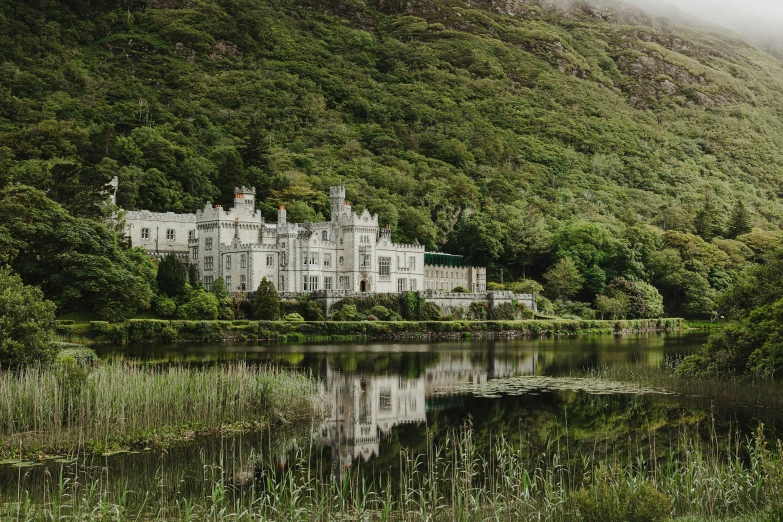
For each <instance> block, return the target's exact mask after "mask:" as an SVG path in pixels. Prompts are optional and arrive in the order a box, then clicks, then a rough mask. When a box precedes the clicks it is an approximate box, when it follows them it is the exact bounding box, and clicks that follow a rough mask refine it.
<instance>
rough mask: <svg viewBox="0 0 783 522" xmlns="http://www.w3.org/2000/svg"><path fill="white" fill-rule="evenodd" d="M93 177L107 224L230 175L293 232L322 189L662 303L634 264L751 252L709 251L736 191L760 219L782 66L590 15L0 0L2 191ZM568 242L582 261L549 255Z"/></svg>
mask: <svg viewBox="0 0 783 522" xmlns="http://www.w3.org/2000/svg"><path fill="white" fill-rule="evenodd" d="M112 175H118V176H119V178H120V180H121V190H120V194H119V204H120V205H121V206H122V207H124V208H126V209H136V208H146V209H151V210H173V211H180V212H181V211H193V210H194V209H196V208H200V207H202V206H203V205H204V203H205V202H206V201H208V200H209V201H213V202H224V203H225V202H227V201H228V198H230V194H231V191H232V189H233V187H234V186H237V185H241V184H244V185H252V186H256V187H258V189H259V192H260V196H259V200H260V201H263V202H264V206H263V207H262V210H263V211H264V212H265V213H266V214H267V215H268V217H269V218H270V219H271V218H273V216H274V209H275V208H276V206H277V205H278V204H286V205H287V206H288V207H289V219H291V220H298V219H315V218H317V217H318V215H319V214H320V215H326V214H328V209H329V205H328V200H327V198H326V196H325V194H327V191H326V188H327V187H328V186H329V185H332V184H336V183H338V182H343V183H344V184H345V185H346V187H347V191H348V196H349V198H350V199H351V202H352V203H353V205H354V207H355V208H359V209H361V208H369V209H370V210H371V211H373V212H377V213H379V215H380V218H381V221H382V222H383V223H389V224H391V225H392V227H393V229H394V235H395V238H396V239H399V240H403V241H411V240H413V239H414V238H417V239H418V240H419V241H421V242H422V243H424V244H426V245H427V246H428V248H430V249H436V248H437V249H445V250H448V251H452V252H456V253H463V254H466V255H467V256H468V258H469V260H471V261H473V262H475V263H480V264H488V265H489V266H490V269H491V273H492V274H497V273H498V272H499V269H500V268H501V267H503V268H504V269H505V270H506V271H507V272H506V274H511V275H512V276H521V275H522V274H523V272H526V273H528V274H532V275H534V276H536V277H538V276H540V275H541V273H542V272H543V271H544V270H545V269H546V267H547V266H549V264H551V262H552V261H553V260H554V259H556V258H558V257H563V255H565V254H566V253H568V254H569V255H571V257H577V258H579V262H578V263H577V264H578V265H579V267H580V269H581V270H582V272H583V273H584V275H585V276H586V277H587V279H588V280H590V277H596V278H597V279H596V281H595V282H594V284H588V285H586V286H587V288H589V289H591V291H594V292H598V291H601V290H602V289H603V285H604V284H605V283H606V282H607V281H608V280H609V279H610V278H611V277H613V276H617V275H624V276H629V277H637V278H640V279H647V280H650V281H651V282H653V283H655V284H656V286H658V287H659V289H661V291H662V293H664V295H665V297H666V298H667V306H679V304H681V303H680V301H679V300H678V297H677V295H678V292H680V291H682V290H681V289H682V288H684V287H685V286H687V284H686V283H683V282H682V281H680V280H678V282H676V283H663V282H661V281H660V280H656V279H655V277H656V276H655V270H654V269H652V268H651V266H652V265H651V264H650V263H652V261H650V260H649V259H647V257H649V255H651V251H652V250H660V249H661V248H663V247H666V248H668V249H669V250H678V251H679V252H680V256H681V258H682V259H681V262H683V263H684V268H683V269H684V270H686V271H690V272H693V273H698V274H699V277H701V279H702V280H704V283H703V284H702V283H701V282H700V283H699V284H700V285H702V286H704V285H705V284H706V285H707V287H705V288H709V289H715V290H719V289H720V287H721V286H722V285H724V284H725V278H724V279H721V278H722V277H723V276H722V275H721V274H728V276H727V278H730V276H731V274H732V273H733V271H735V270H737V269H738V268H739V267H740V266H741V264H742V262H743V260H744V259H746V258H750V257H751V256H752V252H751V251H750V250H748V248H747V245H750V242H748V241H746V242H745V243H744V244H735V243H737V242H724V243H720V241H723V240H716V241H717V243H716V242H715V241H713V242H710V241H712V238H713V236H727V235H732V234H731V233H730V231H726V230H725V226H726V225H727V218H728V216H729V214H730V212H731V209H732V208H733V207H734V206H735V205H736V202H737V201H738V200H742V201H743V202H744V203H745V205H746V206H747V208H748V209H749V210H750V213H751V216H752V224H753V226H754V227H757V228H760V229H767V230H776V229H778V228H779V227H780V226H781V224H783V207H782V206H781V203H780V196H781V193H782V192H783V187H782V186H781V180H783V69H781V62H780V61H779V60H778V59H777V58H775V57H773V56H771V55H769V54H767V53H765V52H764V51H762V50H760V49H758V48H756V47H754V46H752V45H751V44H749V43H747V42H746V41H743V40H742V39H740V38H739V37H737V36H736V35H733V34H731V33H728V32H726V33H722V32H720V31H717V30H714V31H713V30H707V29H704V28H702V29H689V28H686V27H684V26H680V25H676V24H674V23H672V22H669V21H667V20H665V19H661V18H654V17H651V16H648V15H646V14H644V13H643V12H642V11H639V10H638V9H633V8H627V9H626V8H622V9H618V8H615V7H612V6H611V5H610V6H609V7H606V6H601V7H599V8H594V7H588V6H586V5H582V4H576V6H575V7H572V8H570V9H567V10H557V9H542V8H541V7H539V6H538V5H531V4H528V3H525V2H523V1H520V0H471V1H470V2H461V1H454V0H406V1H402V0H367V1H363V0H340V1H338V0H307V1H303V2H302V1H300V2H294V1H289V0H280V1H275V0H215V1H206V0H146V1H144V0H97V1H95V0H93V1H91V2H87V3H85V2H81V1H77V0H67V1H66V0H62V1H56V0H37V1H22V0H8V1H6V2H3V3H2V5H1V6H0V185H6V184H8V183H10V182H14V181H18V182H21V183H24V184H30V185H33V186H36V187H38V188H41V189H44V190H45V191H47V193H48V194H49V197H51V198H53V199H55V200H57V201H58V202H60V203H61V204H62V205H63V206H64V207H65V208H67V209H68V210H69V211H71V213H73V214H81V215H88V216H89V215H91V214H94V213H95V212H96V208H97V207H96V206H95V203H96V202H95V200H94V188H95V187H99V186H100V185H101V184H102V183H104V182H105V181H106V180H107V179H109V178H110V177H111V176H112ZM705 204H706V208H707V209H708V210H709V212H708V214H709V215H708V216H707V219H708V220H711V223H709V224H708V225H705V215H704V212H703V211H702V212H701V213H700V212H699V210H700V209H704V208H705ZM645 225H655V226H656V227H657V228H650V227H645ZM640 230H644V231H647V232H649V233H650V234H652V239H650V240H649V241H648V244H647V246H644V245H642V246H639V245H638V242H639V241H641V242H642V243H644V241H645V240H644V239H640V234H641V232H640ZM663 230H668V231H679V232H682V233H695V232H698V233H699V234H700V235H701V236H702V238H703V239H705V240H706V241H707V242H706V243H705V242H701V243H698V242H699V241H701V239H699V238H697V237H695V236H690V235H687V234H681V237H680V236H677V237H679V238H680V239H677V238H675V239H672V238H673V237H674V236H671V233H670V235H669V236H668V239H667V238H666V237H664V236H665V234H664V235H663V236H662V235H661V234H662V232H663ZM734 235H736V234H734ZM586 236H590V238H591V239H590V240H589V241H587V240H584V237H586ZM641 236H644V234H641ZM580 238H581V239H580ZM596 238H597V239H596ZM662 238H663V239H662ZM682 238H686V239H682ZM580 241H582V242H584V243H590V244H591V245H592V246H591V248H593V249H594V250H596V249H597V250H598V251H599V252H598V254H595V255H593V254H585V252H584V251H579V252H570V253H569V252H568V250H569V249H573V248H575V247H573V245H575V244H579V242H580ZM661 241H663V243H661ZM683 241H684V242H685V243H688V242H691V243H694V244H696V243H698V245H697V246H698V248H700V249H703V250H704V251H705V252H707V251H709V256H711V257H710V259H711V261H705V260H704V259H701V258H700V260H699V263H698V266H697V264H696V263H694V262H691V260H690V259H689V258H688V255H691V254H687V252H686V251H688V250H689V248H690V247H689V246H688V245H685V243H683ZM617 242H621V243H622V244H619V243H617ZM599 243H600V244H599ZM607 245H608V246H607ZM751 246H752V245H751ZM694 248H695V247H694ZM620 249H622V252H620V253H618V252H619V250H620ZM645 249H646V250H645ZM599 254H600V255H599ZM706 255H707V254H705V256H706ZM591 256H592V257H591ZM709 256H708V257H709ZM737 256H739V257H737ZM702 257H704V256H702ZM729 258H730V259H731V262H730V261H729V260H728V259H729ZM580 263H581V264H580ZM591 267H595V268H596V269H598V270H600V271H601V272H602V274H603V275H601V274H600V273H599V274H598V275H596V274H591V273H588V272H589V270H590V269H591ZM716 270H718V271H719V272H721V274H718V275H715V273H716ZM658 277H663V276H662V275H661V274H660V271H659V272H658ZM718 280H721V281H723V282H722V283H720V284H718V283H716V281H718ZM667 284H669V285H670V286H671V288H669V290H668V291H667V290H666V288H667V287H666V285H667ZM667 292H668V293H667ZM593 295H594V293H593V294H584V295H582V298H583V299H591V298H592V297H591V296H593Z"/></svg>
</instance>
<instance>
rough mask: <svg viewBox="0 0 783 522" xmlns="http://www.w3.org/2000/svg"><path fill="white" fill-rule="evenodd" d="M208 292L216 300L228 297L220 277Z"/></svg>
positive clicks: (224, 284)
mask: <svg viewBox="0 0 783 522" xmlns="http://www.w3.org/2000/svg"><path fill="white" fill-rule="evenodd" d="M209 291H210V293H211V294H212V295H214V296H215V297H216V298H217V299H218V300H221V299H225V298H226V297H228V289H227V288H226V282H225V281H224V280H223V278H222V277H216V278H215V280H214V281H213V282H212V285H211V286H210V288H209Z"/></svg>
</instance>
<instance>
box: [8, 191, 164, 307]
mask: <svg viewBox="0 0 783 522" xmlns="http://www.w3.org/2000/svg"><path fill="white" fill-rule="evenodd" d="M0 223H2V225H0V229H2V230H3V233H0V252H4V253H5V254H4V255H5V257H6V261H8V262H9V263H10V265H11V266H12V267H13V268H14V269H15V270H16V271H17V272H18V273H19V275H20V276H21V277H22V280H23V281H24V282H25V283H26V284H33V285H39V286H40V287H41V290H43V293H44V295H45V296H46V298H47V299H50V300H52V301H54V302H55V304H56V305H57V307H58V311H60V312H68V311H88V312H91V313H93V314H94V315H95V316H97V317H100V318H105V319H110V320H123V319H125V318H127V317H130V316H132V315H133V314H135V313H136V311H137V310H146V309H148V308H149V306H150V301H151V300H152V295H153V294H152V289H151V286H150V275H151V274H150V272H149V268H148V266H147V265H146V261H144V260H142V258H141V256H140V255H139V253H138V251H130V252H129V253H125V252H123V251H122V250H121V249H120V246H119V243H118V241H117V238H116V236H115V235H114V233H113V232H112V231H111V230H110V229H108V228H107V227H106V226H105V225H104V224H102V223H100V222H97V221H92V220H90V219H86V218H80V217H73V216H71V215H70V214H68V212H66V210H65V209H63V208H62V207H61V206H60V205H59V204H57V203H55V202H54V201H52V200H51V199H49V198H47V197H46V195H45V194H44V193H42V192H41V191H39V190H37V189H34V188H32V187H26V186H20V185H10V186H7V187H6V188H5V189H3V191H2V193H0Z"/></svg>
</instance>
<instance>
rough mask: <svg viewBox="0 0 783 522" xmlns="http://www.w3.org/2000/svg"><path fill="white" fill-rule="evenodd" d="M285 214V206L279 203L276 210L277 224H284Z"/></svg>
mask: <svg viewBox="0 0 783 522" xmlns="http://www.w3.org/2000/svg"><path fill="white" fill-rule="evenodd" d="M285 216H286V212H285V207H284V206H283V205H280V208H279V209H278V211H277V224H278V225H285V224H286V221H285Z"/></svg>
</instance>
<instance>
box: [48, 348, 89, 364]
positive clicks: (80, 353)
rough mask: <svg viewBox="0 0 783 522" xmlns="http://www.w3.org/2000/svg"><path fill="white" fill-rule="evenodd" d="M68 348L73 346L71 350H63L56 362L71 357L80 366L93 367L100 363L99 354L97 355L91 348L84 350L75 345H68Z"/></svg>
mask: <svg viewBox="0 0 783 522" xmlns="http://www.w3.org/2000/svg"><path fill="white" fill-rule="evenodd" d="M66 346H72V347H71V348H63V349H62V350H60V353H58V354H57V358H56V359H55V360H56V361H59V360H60V359H63V358H65V357H70V358H72V359H73V360H74V361H76V362H77V363H79V364H84V365H88V366H89V365H92V364H95V363H96V362H98V354H96V353H95V351H94V350H92V349H91V348H84V347H79V346H74V345H66Z"/></svg>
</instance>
